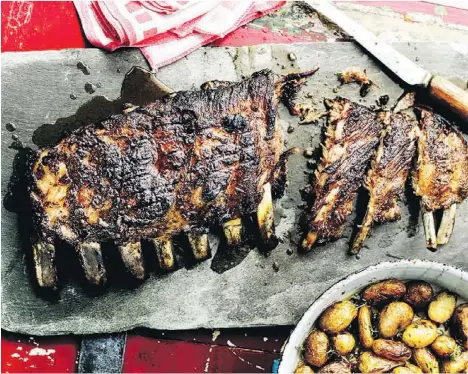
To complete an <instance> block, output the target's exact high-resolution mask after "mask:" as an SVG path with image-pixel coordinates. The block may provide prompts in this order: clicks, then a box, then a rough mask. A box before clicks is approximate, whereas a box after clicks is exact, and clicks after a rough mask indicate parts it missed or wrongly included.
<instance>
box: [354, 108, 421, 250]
mask: <svg viewBox="0 0 468 374" xmlns="http://www.w3.org/2000/svg"><path fill="white" fill-rule="evenodd" d="M379 117H380V119H381V120H382V122H383V123H384V129H383V132H382V137H381V139H380V144H379V147H378V149H377V152H376V153H375V155H374V156H373V157H372V161H371V167H370V169H369V171H368V172H367V175H366V178H365V180H364V186H365V187H366V189H367V190H368V191H369V195H370V197H369V203H368V206H367V212H366V215H365V217H364V220H363V222H362V225H361V226H360V228H359V232H358V234H357V236H356V238H355V239H354V243H353V245H352V247H351V253H354V254H356V253H359V251H360V249H361V247H362V245H363V243H364V241H365V239H366V237H367V235H368V233H369V231H370V229H371V228H372V226H373V224H374V223H384V222H388V221H394V220H399V219H400V218H401V216H400V209H399V207H398V201H399V199H400V198H401V196H402V195H403V193H404V188H405V183H406V179H407V177H408V173H409V170H410V168H411V161H412V159H413V157H414V154H415V151H416V137H417V122H416V121H414V120H413V119H411V118H410V117H409V116H408V115H405V114H390V113H389V112H381V113H379Z"/></svg>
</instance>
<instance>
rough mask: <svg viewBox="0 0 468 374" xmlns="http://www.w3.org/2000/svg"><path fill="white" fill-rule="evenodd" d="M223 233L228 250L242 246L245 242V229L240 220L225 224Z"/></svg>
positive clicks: (236, 219)
mask: <svg viewBox="0 0 468 374" xmlns="http://www.w3.org/2000/svg"><path fill="white" fill-rule="evenodd" d="M223 231H224V236H225V238H226V244H227V246H228V248H237V247H239V246H241V245H242V243H243V241H244V227H243V226H242V220H241V219H240V218H235V219H232V220H230V221H227V222H225V223H224V224H223Z"/></svg>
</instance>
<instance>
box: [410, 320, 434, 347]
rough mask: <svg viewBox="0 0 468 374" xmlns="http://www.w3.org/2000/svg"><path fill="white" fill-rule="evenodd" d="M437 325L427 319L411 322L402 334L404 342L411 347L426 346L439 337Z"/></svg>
mask: <svg viewBox="0 0 468 374" xmlns="http://www.w3.org/2000/svg"><path fill="white" fill-rule="evenodd" d="M437 334H438V332H437V326H436V325H435V324H434V323H433V322H432V321H429V320H427V319H418V320H417V321H414V322H413V323H411V324H410V325H409V326H408V327H407V328H406V330H405V332H404V333H403V336H402V340H403V342H404V343H405V344H406V345H407V346H409V347H411V348H424V347H427V346H428V345H430V344H432V343H433V342H434V340H435V339H436V338H437Z"/></svg>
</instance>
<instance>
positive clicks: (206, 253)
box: [187, 233, 211, 261]
mask: <svg viewBox="0 0 468 374" xmlns="http://www.w3.org/2000/svg"><path fill="white" fill-rule="evenodd" d="M187 237H188V241H189V244H190V247H191V248H192V252H193V257H194V258H195V260H197V261H202V260H206V259H207V258H210V257H211V251H210V243H209V241H208V234H201V235H200V234H192V233H189V234H188V235H187Z"/></svg>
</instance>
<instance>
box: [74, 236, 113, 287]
mask: <svg viewBox="0 0 468 374" xmlns="http://www.w3.org/2000/svg"><path fill="white" fill-rule="evenodd" d="M77 252H78V257H79V260H80V263H81V267H82V268H83V271H84V275H85V278H86V279H87V280H88V282H89V283H91V284H92V285H94V286H100V285H103V284H104V283H106V281H107V278H106V269H105V267H104V262H103V258H102V251H101V245H100V244H99V243H96V242H89V243H80V244H78V246H77Z"/></svg>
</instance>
